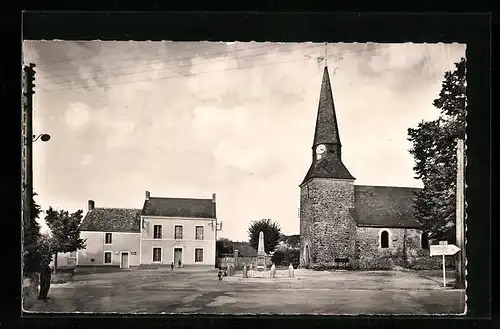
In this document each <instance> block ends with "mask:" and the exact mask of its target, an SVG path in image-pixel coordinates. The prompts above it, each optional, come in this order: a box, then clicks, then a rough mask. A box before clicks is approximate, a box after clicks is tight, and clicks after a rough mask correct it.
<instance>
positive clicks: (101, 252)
mask: <svg viewBox="0 0 500 329" xmlns="http://www.w3.org/2000/svg"><path fill="white" fill-rule="evenodd" d="M466 72H467V59H466V44H464V43H444V42H441V43H412V42H403V43H376V42H368V43H350V42H346V43H340V42H339V43H326V42H295V43H294V42H257V41H252V42H239V41H234V42H215V41H199V42H192V41H190V42H187V41H168V40H164V41H98V40H96V41H61V40H59V41H58V40H53V41H52V40H37V41H35V40H31V41H30V40H25V41H24V42H23V66H22V68H21V70H20V74H22V82H23V83H22V89H23V92H22V99H23V101H22V107H23V108H22V136H19V138H20V139H21V138H22V141H23V142H22V161H21V162H22V182H23V184H22V197H23V203H22V207H23V211H22V223H23V224H22V240H23V241H22V242H23V246H22V247H23V253H22V257H23V261H22V309H23V311H25V312H29V313H61V312H63V313H119V314H171V313H176V314H177V313H179V314H235V315H238V314H283V315H287V314H316V315H464V314H466V312H467V296H466V295H467V294H466V288H467V252H466V246H467V240H466V234H465V232H466V228H467V208H466V205H467V203H466V200H465V192H466V191H465V190H466V187H467V184H466V181H465V173H466V170H467V157H466V154H467V135H466V133H465V132H466V126H467V122H466V118H467V99H466V88H467V81H466Z"/></svg>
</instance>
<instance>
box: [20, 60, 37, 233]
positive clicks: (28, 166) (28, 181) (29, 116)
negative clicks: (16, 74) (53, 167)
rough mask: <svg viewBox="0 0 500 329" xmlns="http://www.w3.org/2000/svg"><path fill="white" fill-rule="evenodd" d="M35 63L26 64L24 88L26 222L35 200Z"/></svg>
mask: <svg viewBox="0 0 500 329" xmlns="http://www.w3.org/2000/svg"><path fill="white" fill-rule="evenodd" d="M34 68H35V64H30V65H29V66H24V76H23V78H24V83H25V88H24V90H23V100H24V102H23V121H24V122H23V124H24V125H23V129H24V138H23V142H24V143H23V144H24V145H23V146H24V159H23V160H24V186H23V187H24V201H23V219H24V223H29V221H30V220H31V206H32V202H33V150H32V145H33V94H34V93H35V91H34V88H35V84H34V81H35V70H34Z"/></svg>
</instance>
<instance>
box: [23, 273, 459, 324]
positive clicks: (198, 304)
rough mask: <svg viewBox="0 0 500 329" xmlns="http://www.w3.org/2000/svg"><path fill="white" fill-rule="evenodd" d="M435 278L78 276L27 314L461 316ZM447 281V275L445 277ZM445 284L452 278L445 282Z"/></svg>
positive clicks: (31, 304)
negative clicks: (219, 279) (222, 278)
mask: <svg viewBox="0 0 500 329" xmlns="http://www.w3.org/2000/svg"><path fill="white" fill-rule="evenodd" d="M439 273H440V272H439V271H434V272H429V271H427V272H399V271H387V272H386V271H377V272H313V271H307V270H296V271H295V274H296V277H295V278H294V279H289V278H277V279H275V280H271V279H262V278H255V279H243V278H241V272H237V273H236V276H235V277H226V278H224V280H222V281H218V280H217V275H216V271H215V270H214V271H189V270H174V271H170V270H169V269H156V270H138V269H133V270H122V271H116V272H112V273H95V274H94V273H87V274H83V273H79V274H76V275H75V277H74V281H72V282H69V283H64V284H54V285H52V286H51V289H50V292H49V296H50V297H51V298H52V299H51V300H49V301H48V302H47V303H43V302H39V301H33V300H28V301H26V302H25V310H26V311H37V312H44V311H45V312H74V311H78V312H119V313H162V312H164V313H182V312H186V313H233V314H234V313H252V314H256V313H267V314H297V313H299V314H306V313H307V314H313V313H316V314H415V315H416V314H461V313H463V311H464V302H465V291H463V290H455V289H449V288H446V289H445V288H443V287H442V286H441V285H442V278H440V277H439ZM450 275H451V274H450ZM450 278H451V276H450Z"/></svg>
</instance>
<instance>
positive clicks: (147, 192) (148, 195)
mask: <svg viewBox="0 0 500 329" xmlns="http://www.w3.org/2000/svg"><path fill="white" fill-rule="evenodd" d="M150 197H151V193H149V191H146V200H149V198H150Z"/></svg>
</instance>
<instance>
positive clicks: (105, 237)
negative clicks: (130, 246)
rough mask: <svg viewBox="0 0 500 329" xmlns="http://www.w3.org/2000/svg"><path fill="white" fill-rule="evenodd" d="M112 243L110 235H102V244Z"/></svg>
mask: <svg viewBox="0 0 500 329" xmlns="http://www.w3.org/2000/svg"><path fill="white" fill-rule="evenodd" d="M112 242H113V237H112V235H111V233H105V235H104V244H111V243H112Z"/></svg>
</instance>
